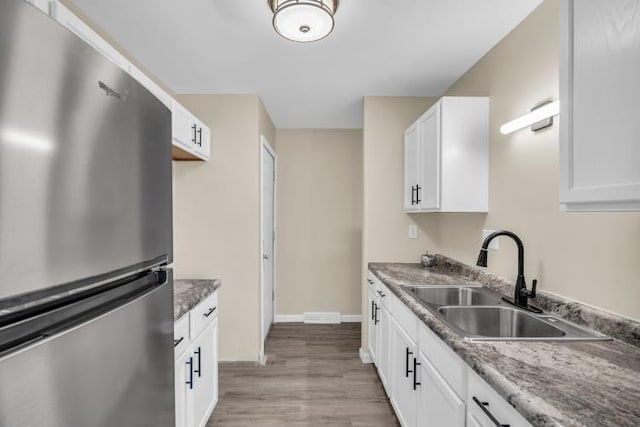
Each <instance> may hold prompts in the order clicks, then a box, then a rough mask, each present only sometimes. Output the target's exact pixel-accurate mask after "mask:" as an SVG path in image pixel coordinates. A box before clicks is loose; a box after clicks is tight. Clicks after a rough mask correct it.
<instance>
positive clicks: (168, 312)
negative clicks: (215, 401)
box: [0, 276, 175, 427]
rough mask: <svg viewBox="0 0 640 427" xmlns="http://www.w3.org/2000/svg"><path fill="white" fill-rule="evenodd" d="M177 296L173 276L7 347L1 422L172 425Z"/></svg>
mask: <svg viewBox="0 0 640 427" xmlns="http://www.w3.org/2000/svg"><path fill="white" fill-rule="evenodd" d="M114 292H115V291H114ZM172 295H173V287H172V281H171V278H170V276H169V277H167V279H166V282H165V283H164V284H161V285H159V286H156V287H152V288H150V289H147V290H145V291H144V292H143V293H141V294H138V295H137V296H136V297H132V298H130V299H129V300H127V301H126V302H124V303H123V305H120V306H117V308H114V309H112V310H110V311H106V312H104V313H102V314H100V315H98V316H97V317H94V318H91V319H89V320H86V321H83V322H81V323H78V322H77V319H75V323H73V324H72V325H71V326H70V327H69V328H67V329H64V328H62V330H61V331H59V332H57V333H54V334H52V335H51V336H47V337H46V338H44V339H42V338H40V339H37V340H35V341H34V342H33V343H31V344H28V343H25V344H23V345H22V346H21V347H20V348H18V349H13V350H11V351H10V352H8V353H7V352H5V354H4V356H0V378H2V380H1V381H0V425H1V426H52V427H57V426H60V427H76V426H77V427H114V426H140V427H144V426H149V427H151V426H153V427H163V426H167V427H168V426H173V425H174V420H175V417H174V405H175V403H174V382H173V381H174V374H173V365H174V356H173V297H172ZM98 311H99V310H98ZM45 335H47V334H45Z"/></svg>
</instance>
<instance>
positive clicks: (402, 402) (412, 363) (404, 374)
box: [391, 319, 419, 426]
mask: <svg viewBox="0 0 640 427" xmlns="http://www.w3.org/2000/svg"><path fill="white" fill-rule="evenodd" d="M392 325H393V326H392V327H391V378H392V380H391V404H392V405H393V407H394V409H395V410H396V415H397V416H398V419H399V420H400V424H402V425H403V426H415V425H416V421H417V411H416V410H417V408H418V394H419V384H418V383H419V381H418V378H417V376H416V373H415V372H416V368H417V367H418V366H419V365H418V361H417V359H416V358H417V355H418V346H417V345H416V342H415V340H414V339H413V338H412V337H410V336H409V335H408V334H407V333H406V332H405V331H404V329H402V327H401V326H400V324H399V323H398V322H396V321H395V319H394V320H392Z"/></svg>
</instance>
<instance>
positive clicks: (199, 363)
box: [174, 293, 218, 427]
mask: <svg viewBox="0 0 640 427" xmlns="http://www.w3.org/2000/svg"><path fill="white" fill-rule="evenodd" d="M216 309H217V296H216V294H215V293H214V294H212V295H210V296H209V297H207V298H206V299H205V300H204V301H203V302H201V303H200V304H198V305H197V306H196V307H194V308H193V309H192V310H191V311H190V312H189V313H188V314H186V315H185V316H183V317H182V318H180V319H179V320H178V321H177V322H176V323H175V326H174V337H175V338H174V346H175V349H176V352H175V360H176V363H175V388H176V427H202V426H204V425H206V423H207V421H208V420H209V418H210V416H211V414H212V413H213V409H214V408H215V405H216V403H217V402H218V319H217V312H216Z"/></svg>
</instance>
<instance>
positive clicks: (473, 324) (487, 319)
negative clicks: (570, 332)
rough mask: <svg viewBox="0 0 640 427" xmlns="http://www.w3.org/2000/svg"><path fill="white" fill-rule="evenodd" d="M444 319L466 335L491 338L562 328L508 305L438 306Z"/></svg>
mask: <svg viewBox="0 0 640 427" xmlns="http://www.w3.org/2000/svg"><path fill="white" fill-rule="evenodd" d="M438 312H439V313H440V314H441V315H442V317H443V318H444V319H445V320H446V321H447V323H448V324H449V325H450V326H452V327H454V328H457V329H459V330H461V331H462V332H464V334H465V335H467V336H473V337H485V338H487V337H492V338H541V337H543V338H559V337H564V336H565V335H567V334H566V333H565V332H564V331H563V330H561V329H559V328H557V327H555V326H553V325H551V324H549V323H547V322H545V321H544V320H542V319H540V318H538V317H536V316H534V315H532V314H529V313H527V312H525V311H522V310H518V309H515V308H509V307H440V308H439V309H438Z"/></svg>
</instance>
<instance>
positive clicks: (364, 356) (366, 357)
mask: <svg viewBox="0 0 640 427" xmlns="http://www.w3.org/2000/svg"><path fill="white" fill-rule="evenodd" d="M359 353H360V360H362V363H373V360H371V355H370V354H369V352H368V351H364V350H363V349H362V347H360V351H359Z"/></svg>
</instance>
